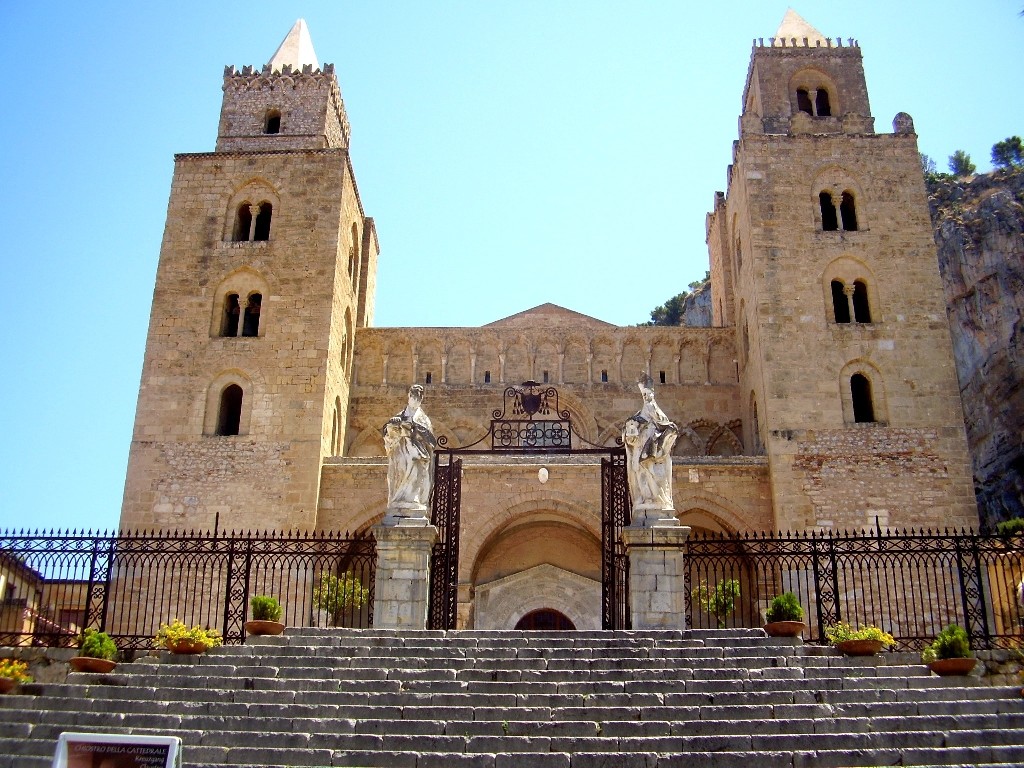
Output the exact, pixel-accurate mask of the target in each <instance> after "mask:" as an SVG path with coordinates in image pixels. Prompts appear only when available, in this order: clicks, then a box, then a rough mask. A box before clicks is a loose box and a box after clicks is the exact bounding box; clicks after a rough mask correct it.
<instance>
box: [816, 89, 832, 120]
mask: <svg viewBox="0 0 1024 768" xmlns="http://www.w3.org/2000/svg"><path fill="white" fill-rule="evenodd" d="M814 109H815V113H816V114H817V115H818V117H832V105H831V104H830V103H829V100H828V91H826V90H825V89H824V88H819V89H818V93H817V94H815V96H814Z"/></svg>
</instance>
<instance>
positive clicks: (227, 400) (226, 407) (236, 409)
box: [217, 384, 242, 435]
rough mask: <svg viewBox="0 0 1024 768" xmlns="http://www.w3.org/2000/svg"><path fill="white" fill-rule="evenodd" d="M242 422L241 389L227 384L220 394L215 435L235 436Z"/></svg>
mask: <svg viewBox="0 0 1024 768" xmlns="http://www.w3.org/2000/svg"><path fill="white" fill-rule="evenodd" d="M241 422H242V388H241V387H240V386H238V385H237V384H229V385H228V386H226V387H224V391H223V392H221V393H220V409H219V411H218V412H217V434H218V435H237V434H238V428H239V426H240V424H241Z"/></svg>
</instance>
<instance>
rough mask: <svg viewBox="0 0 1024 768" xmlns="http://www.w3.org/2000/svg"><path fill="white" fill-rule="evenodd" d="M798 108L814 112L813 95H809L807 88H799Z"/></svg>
mask: <svg viewBox="0 0 1024 768" xmlns="http://www.w3.org/2000/svg"><path fill="white" fill-rule="evenodd" d="M796 108H797V109H799V110H800V111H801V112H806V113H807V114H808V115H812V114H814V109H813V108H812V107H811V97H810V96H809V95H808V93H807V89H806V88H797V90H796Z"/></svg>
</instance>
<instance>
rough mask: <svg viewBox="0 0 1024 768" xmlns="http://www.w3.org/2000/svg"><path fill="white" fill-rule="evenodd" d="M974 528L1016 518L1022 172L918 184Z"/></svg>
mask: <svg viewBox="0 0 1024 768" xmlns="http://www.w3.org/2000/svg"><path fill="white" fill-rule="evenodd" d="M928 193H929V205H930V208H931V215H932V223H933V225H934V226H935V243H936V245H937V246H938V251H939V269H940V270H941V272H942V277H943V281H944V283H945V292H946V305H947V315H948V317H949V327H950V332H951V334H952V337H953V351H954V355H955V357H956V368H957V376H958V377H959V380H960V394H961V396H962V398H963V403H964V419H965V422H966V424H967V439H968V442H969V444H970V450H971V459H972V462H973V465H974V484H975V492H976V493H977V496H978V508H979V512H980V514H981V519H982V521H983V522H985V523H987V524H989V525H993V524H994V523H996V522H998V521H1000V520H1005V519H1007V518H1010V517H1024V386H1022V380H1024V373H1022V369H1021V363H1022V354H1024V290H1022V289H1024V170H1022V169H1017V170H1014V171H996V172H993V173H990V174H984V175H979V176H974V177H970V178H966V179H963V178H961V179H938V180H930V181H929V184H928Z"/></svg>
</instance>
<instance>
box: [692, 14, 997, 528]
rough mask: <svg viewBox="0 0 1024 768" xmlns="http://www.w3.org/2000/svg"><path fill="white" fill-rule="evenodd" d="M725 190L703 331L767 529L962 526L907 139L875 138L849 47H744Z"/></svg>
mask: <svg viewBox="0 0 1024 768" xmlns="http://www.w3.org/2000/svg"><path fill="white" fill-rule="evenodd" d="M728 184H729V186H728V190H727V192H726V194H724V195H723V194H721V193H719V194H718V195H716V197H715V205H714V210H713V211H712V212H711V213H710V214H709V216H708V221H707V233H708V245H709V250H710V256H711V273H712V276H713V278H714V279H713V286H714V288H713V297H712V300H713V307H714V317H715V324H717V325H726V326H730V325H731V326H735V328H736V334H737V357H738V360H737V365H738V371H739V380H740V388H741V401H742V403H743V408H744V417H743V422H744V425H745V427H744V428H745V430H746V434H745V438H746V439H745V442H746V443H747V444H748V445H751V446H755V447H756V448H757V449H758V450H759V451H760V452H763V453H765V454H766V455H767V458H768V464H769V473H770V480H771V492H772V497H773V507H774V509H775V514H776V521H775V522H776V525H777V527H778V528H780V529H790V530H794V529H796V530H800V529H806V528H815V527H821V528H837V529H849V528H862V527H864V526H871V525H874V524H875V522H876V520H877V521H878V522H879V523H880V524H881V525H882V526H886V525H894V526H900V527H904V526H920V525H932V526H935V525H943V526H946V525H957V526H961V525H963V526H967V525H976V524H977V509H976V504H975V500H974V493H973V487H972V480H971V470H970V461H969V456H968V452H967V443H966V437H965V432H964V425H963V415H962V407H961V404H960V394H959V387H958V383H957V379H956V372H955V368H954V365H953V352H952V344H951V342H950V336H949V327H948V325H947V322H946V312H945V302H944V298H943V292H942V284H941V279H940V274H939V269H938V260H937V255H936V250H935V244H934V242H933V235H932V228H931V221H930V218H929V214H928V205H927V199H926V195H925V189H924V180H923V176H922V172H921V164H920V159H919V152H918V147H917V137H916V135H915V133H914V125H913V121H912V120H911V118H910V116H909V115H906V114H905V113H900V114H899V115H897V116H896V118H895V120H894V121H893V132H892V133H876V132H875V128H874V118H873V117H872V115H871V110H870V106H869V102H868V92H867V86H866V84H865V79H864V69H863V64H862V60H861V50H860V47H859V45H858V44H857V42H856V41H854V40H846V41H845V42H844V41H843V40H835V39H830V38H826V37H824V36H823V35H821V33H819V32H818V31H817V30H815V29H814V28H813V27H812V26H810V25H809V24H808V23H807V22H806V21H804V20H803V19H801V18H800V17H799V16H798V15H797V14H796V13H794V12H793V11H789V12H787V14H786V17H785V18H784V19H783V22H782V25H781V26H780V27H779V30H778V31H777V32H776V34H775V36H774V37H772V38H769V39H768V40H767V41H765V40H763V39H761V40H755V42H754V47H753V53H752V56H751V61H750V67H749V70H748V74H747V82H746V87H745V89H744V93H743V111H742V114H741V116H740V120H739V139H738V140H737V141H736V142H735V143H734V145H733V163H732V165H731V166H730V168H729V173H728Z"/></svg>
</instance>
